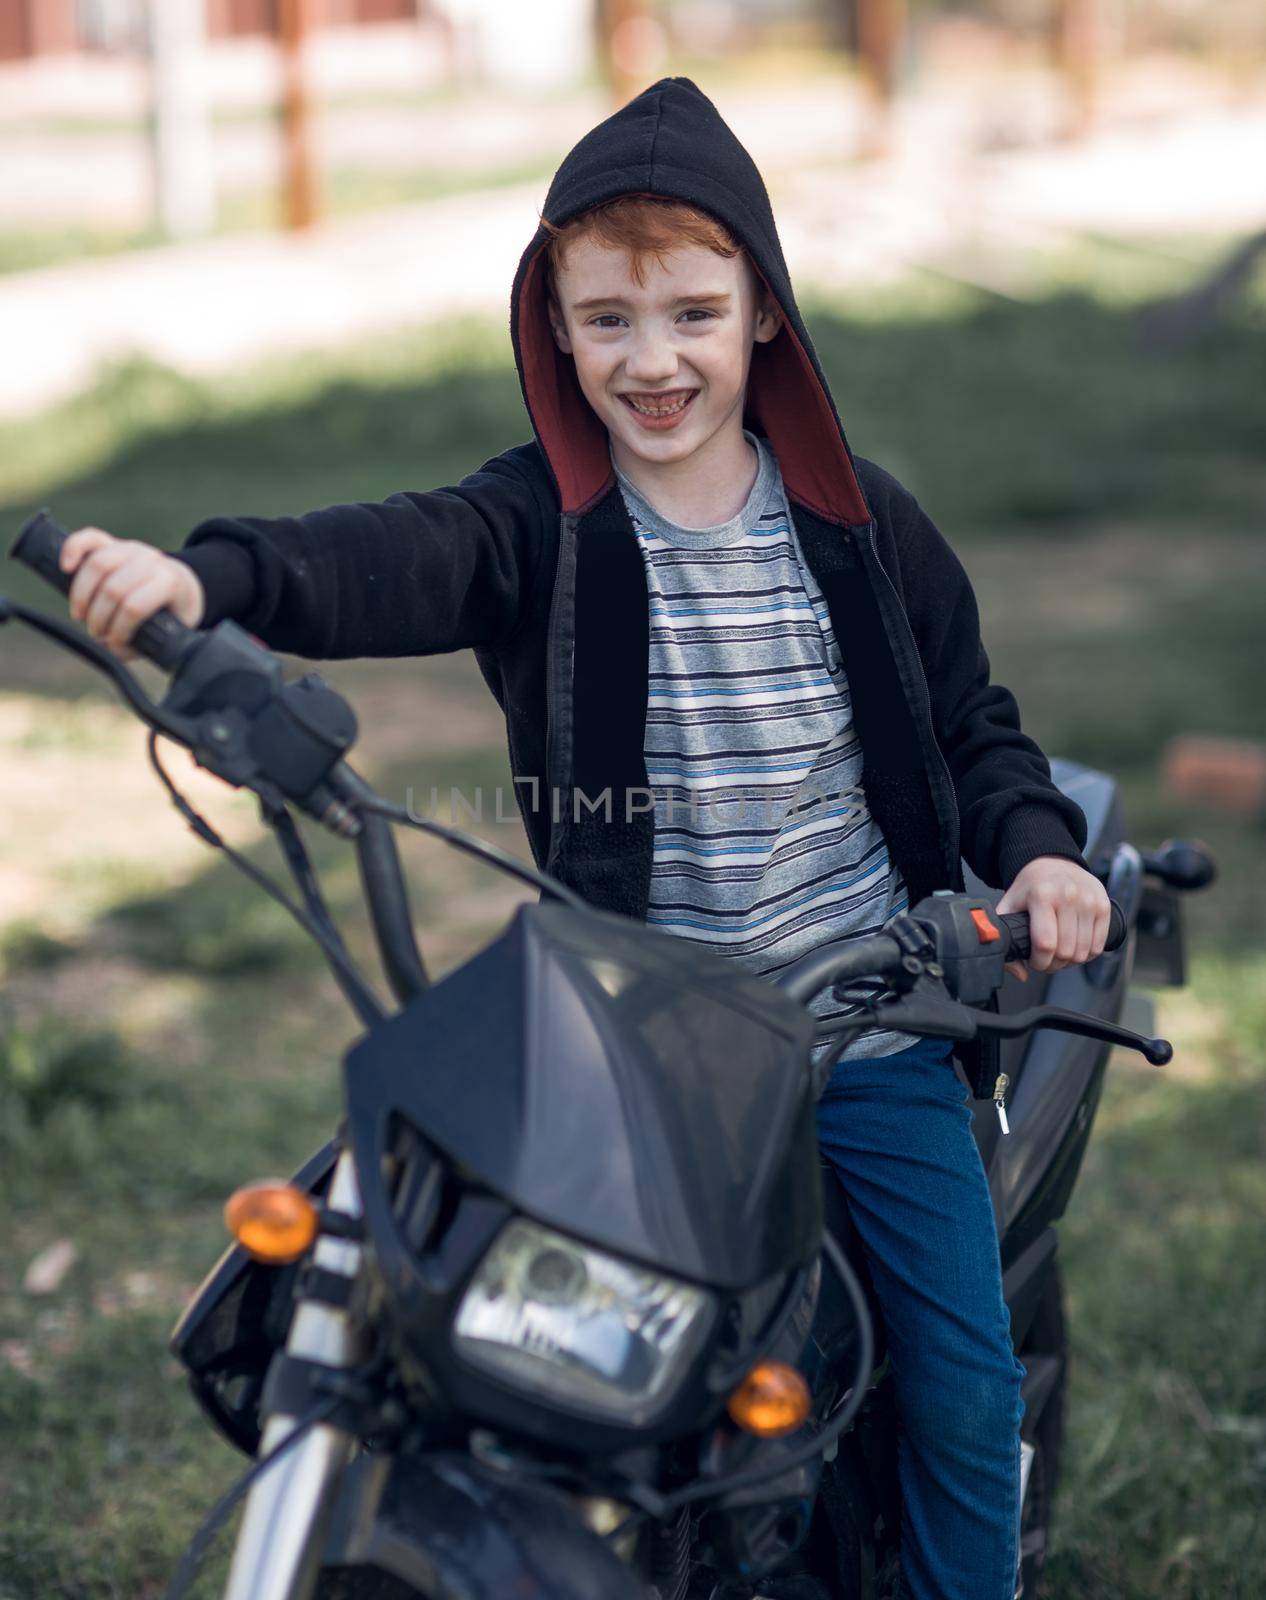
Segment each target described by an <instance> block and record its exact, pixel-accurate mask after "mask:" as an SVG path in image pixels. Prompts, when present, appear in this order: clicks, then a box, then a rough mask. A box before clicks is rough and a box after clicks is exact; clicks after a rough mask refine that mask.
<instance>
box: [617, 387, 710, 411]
mask: <svg viewBox="0 0 1266 1600" xmlns="http://www.w3.org/2000/svg"><path fill="white" fill-rule="evenodd" d="M693 393H694V391H693V390H691V394H693ZM624 398H625V399H626V400H627V401H628V402H629V404H630V405H631V406H632V407H633V409H634V410H635V411H641V412H642V413H643V414H644V415H645V416H648V417H667V416H671V414H672V413H673V412H674V411H680V410H681V408H682V406H684V405H685V403H686V401H687V400H689V399H690V394H685V395H683V396H682V397H681V399H680V400H674V401H673V403H672V404H671V405H668V406H648V405H643V404H642V402H641V401H640V400H635V399H634V398H633V396H632V395H631V394H628V395H625V397H624Z"/></svg>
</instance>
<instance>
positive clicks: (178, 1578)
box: [164, 1395, 343, 1600]
mask: <svg viewBox="0 0 1266 1600" xmlns="http://www.w3.org/2000/svg"><path fill="white" fill-rule="evenodd" d="M342 1404H343V1402H342V1400H341V1399H340V1398H339V1397H338V1396H337V1395H331V1396H330V1398H329V1399H328V1400H322V1401H321V1403H320V1404H319V1405H315V1406H313V1408H312V1410H311V1411H309V1412H308V1413H307V1414H306V1415H305V1416H303V1417H302V1418H300V1420H299V1421H298V1422H297V1423H296V1424H295V1425H294V1427H293V1428H292V1429H291V1430H290V1432H289V1433H288V1434H287V1435H286V1437H285V1438H284V1439H283V1440H282V1441H281V1443H280V1444H279V1445H277V1446H275V1447H274V1448H273V1449H272V1450H270V1451H269V1452H268V1454H267V1455H266V1456H261V1457H260V1458H259V1460H258V1461H254V1462H252V1463H251V1465H250V1466H249V1467H248V1468H247V1470H246V1471H245V1472H244V1473H243V1474H242V1476H241V1477H240V1478H238V1479H237V1480H236V1482H234V1483H232V1484H230V1485H229V1487H228V1488H227V1489H226V1490H225V1492H224V1493H223V1494H222V1495H221V1496H220V1498H219V1499H218V1500H217V1501H216V1503H215V1505H213V1506H212V1507H211V1510H210V1511H209V1512H208V1513H207V1514H206V1516H205V1517H204V1518H203V1519H202V1522H201V1524H200V1525H199V1528H198V1531H197V1532H196V1533H195V1534H194V1536H193V1538H192V1539H191V1540H190V1541H189V1544H188V1545H187V1547H186V1549H185V1553H184V1555H183V1556H181V1558H180V1565H179V1566H178V1567H177V1568H176V1574H175V1576H174V1577H173V1578H172V1580H171V1583H170V1584H169V1585H168V1588H167V1593H166V1595H165V1596H164V1600H184V1597H185V1596H186V1595H187V1594H188V1593H189V1586H190V1584H191V1583H192V1582H193V1580H194V1578H195V1577H196V1576H197V1573H198V1568H199V1567H200V1566H201V1564H202V1562H203V1560H204V1559H205V1557H206V1554H207V1551H208V1549H209V1548H210V1545H211V1541H212V1540H213V1539H214V1538H215V1536H216V1534H218V1533H219V1531H220V1529H221V1528H222V1527H223V1526H224V1524H225V1523H226V1522H227V1521H228V1519H229V1517H230V1516H231V1515H232V1514H233V1512H234V1511H235V1510H236V1508H237V1506H238V1504H239V1503H240V1501H241V1500H242V1499H243V1497H244V1496H245V1494H246V1493H247V1491H248V1490H249V1489H250V1488H251V1487H252V1486H253V1485H254V1484H255V1483H256V1482H257V1481H258V1479H260V1478H262V1477H263V1475H264V1473H265V1472H267V1471H268V1469H269V1467H271V1466H272V1465H273V1463H274V1462H276V1461H277V1460H279V1459H280V1458H281V1457H282V1456H284V1455H285V1454H286V1452H287V1451H288V1450H291V1449H293V1448H294V1446H295V1445H297V1444H298V1443H299V1441H300V1440H301V1439H303V1438H305V1437H306V1436H307V1435H308V1434H309V1433H310V1432H311V1431H312V1429H313V1428H315V1427H316V1426H317V1424H318V1423H321V1422H324V1421H325V1419H326V1418H327V1417H329V1416H332V1415H333V1413H334V1412H335V1411H336V1410H337V1409H338V1408H339V1406H341V1405H342Z"/></svg>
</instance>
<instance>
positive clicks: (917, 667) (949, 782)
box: [866, 520, 962, 886]
mask: <svg viewBox="0 0 1266 1600" xmlns="http://www.w3.org/2000/svg"><path fill="white" fill-rule="evenodd" d="M876 531H877V530H876V525H875V523H874V521H873V520H872V521H871V522H869V523H867V525H866V542H867V544H868V546H869V548H870V555H871V559H872V561H873V562H874V566H875V569H876V571H877V572H878V574H879V577H880V579H881V580H882V582H883V584H884V587H885V588H886V589H887V591H888V593H889V594H890V595H891V596H892V601H893V605H894V608H895V611H894V615H895V617H896V619H897V622H898V624H899V626H900V628H901V631H902V635H903V639H902V643H903V644H904V645H905V646H906V647H907V651H908V655H909V659H910V661H911V663H912V664H913V668H914V681H915V686H916V688H917V689H918V691H919V699H920V702H921V704H922V707H923V712H924V721H923V725H922V726H921V727H920V728H919V741H920V743H921V744H922V745H923V747H924V755H925V758H926V755H927V746H928V744H929V742H930V743H931V746H932V754H933V756H934V758H935V761H936V765H937V767H938V769H939V770H940V774H941V777H942V778H943V779H944V782H945V788H946V790H947V792H948V794H949V796H950V799H951V800H954V780H953V778H952V776H951V775H950V770H949V764H948V762H947V761H946V759H945V755H944V752H943V751H942V750H941V747H940V745H939V744H938V743H937V741H936V730H935V729H934V727H933V725H932V692H931V690H930V689H929V688H928V681H927V675H926V674H925V672H924V671H923V663H922V662H921V661H920V660H919V649H918V646H917V645H916V644H915V642H914V634H913V632H912V631H911V629H910V620H909V618H908V617H907V616H906V610H905V607H904V606H903V605H902V603H901V596H900V595H899V594H898V593H897V586H896V584H894V583H893V581H892V579H891V578H890V577H889V576H888V573H887V572H886V570H885V569H884V564H883V562H882V561H881V560H880V559H879V547H878V543H877V540H876ZM891 637H892V635H891V632H889V638H890V639H891ZM894 655H895V651H894ZM898 668H899V669H900V662H898ZM903 676H904V675H903ZM955 807H956V809H957V802H956V801H955ZM942 848H943V847H942ZM946 865H947V866H948V867H949V871H950V881H951V882H952V883H953V884H955V885H956V886H957V885H958V884H959V883H960V874H961V872H962V868H961V867H960V866H959V864H958V861H957V857H956V858H955V859H954V860H953V861H950V860H949V859H948V857H947V858H946Z"/></svg>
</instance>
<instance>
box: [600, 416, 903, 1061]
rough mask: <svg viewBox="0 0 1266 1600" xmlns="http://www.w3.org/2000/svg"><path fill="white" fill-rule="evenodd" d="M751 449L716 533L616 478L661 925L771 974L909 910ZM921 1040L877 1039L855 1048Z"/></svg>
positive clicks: (817, 596) (790, 550)
mask: <svg viewBox="0 0 1266 1600" xmlns="http://www.w3.org/2000/svg"><path fill="white" fill-rule="evenodd" d="M744 437H745V438H746V439H747V440H748V441H749V442H750V443H751V444H752V445H754V446H755V447H756V449H757V451H758V453H759V456H760V465H759V469H758V472H757V476H756V482H755V483H754V484H753V486H752V491H751V494H750V495H749V496H748V499H747V503H746V504H745V505H744V506H743V508H742V510H741V511H739V512H738V514H737V515H736V516H734V517H732V518H731V519H730V521H728V522H724V523H721V524H719V525H718V526H716V527H712V528H682V527H679V526H678V525H677V524H675V523H672V522H669V521H668V520H667V519H666V518H664V517H662V516H661V515H660V514H659V513H658V512H657V511H656V510H655V509H654V507H653V506H651V505H650V504H649V502H648V501H647V500H646V499H645V498H644V496H643V495H642V494H641V493H640V492H639V491H638V490H637V489H636V488H635V487H634V486H633V484H632V483H631V482H630V481H629V480H628V478H626V477H625V476H624V474H623V473H622V472H620V470H619V468H618V467H616V476H617V479H618V481H619V484H620V489H621V492H622V494H623V496H624V501H625V505H626V506H627V508H628V511H629V515H630V517H631V518H632V521H633V528H634V531H635V533H636V535H637V541H638V546H639V549H640V550H641V554H642V562H643V566H644V567H645V570H646V586H647V597H648V601H649V608H650V655H649V660H648V673H649V694H648V699H647V709H646V742H645V753H646V772H647V782H648V784H649V786H650V788H651V790H652V791H653V793H654V798H655V812H654V815H655V841H654V855H653V859H652V865H651V889H650V901H649V905H648V909H647V919H646V920H647V922H648V923H650V924H652V925H653V926H656V927H660V928H664V929H666V930H667V931H668V932H670V933H674V934H678V935H680V936H681V937H683V938H687V939H695V940H698V941H701V942H703V943H705V944H707V945H709V946H710V947H711V948H712V949H713V950H715V951H716V952H718V953H719V954H722V955H727V956H732V957H733V958H734V959H735V960H737V961H739V962H741V963H742V964H743V965H744V966H745V967H747V968H749V969H750V970H751V971H753V972H756V973H759V974H762V975H766V976H772V975H773V974H775V973H777V972H779V971H781V970H782V968H784V967H786V966H789V965H790V964H791V963H792V962H793V961H795V960H797V959H798V958H799V957H800V956H802V955H805V954H806V953H807V952H808V951H810V950H814V949H817V948H818V947H819V946H821V945H824V944H828V943H830V942H831V941H833V940H836V939H842V938H846V937H853V936H860V935H863V934H867V933H873V932H874V931H876V930H877V929H878V928H880V927H881V926H882V925H883V923H884V922H886V921H887V919H888V918H889V917H890V916H892V915H894V914H895V913H896V912H898V911H902V910H904V909H905V908H906V903H907V902H906V893H905V885H904V883H903V882H902V879H901V875H900V873H899V872H898V871H897V869H896V868H895V867H893V866H892V864H891V862H890V861H889V858H888V848H887V845H886V844H885V842H884V838H883V834H882V833H881V832H880V830H879V825H878V824H877V823H876V822H875V821H874V820H873V819H872V817H871V816H870V813H869V811H868V810H867V807H866V800H865V796H864V795H863V793H862V790H861V779H862V750H861V744H860V742H859V740H858V738H857V735H856V733H855V731H854V729H853V717H852V704H851V698H850V695H849V688H848V680H847V678H846V677H845V673H844V667H843V664H842V662H841V660H840V653H839V649H838V647H837V645H836V642H835V635H834V631H833V629H832V625H831V617H830V613H829V612H828V610H827V606H826V602H825V601H824V600H823V598H822V595H821V592H820V590H819V589H818V586H817V584H816V582H815V581H814V578H813V574H812V573H811V572H810V571H809V569H808V567H807V566H806V564H805V562H804V560H803V558H802V556H801V553H800V547H799V543H798V541H797V539H796V532H795V526H794V524H793V522H792V520H791V515H790V512H789V510H788V506H787V499H786V494H785V491H784V489H783V483H782V475H781V473H780V472H779V470H778V462H777V460H776V458H775V456H774V454H773V451H772V450H771V449H770V447H769V445H768V444H767V442H766V441H765V440H764V439H760V438H758V437H757V436H756V435H755V434H752V433H749V432H748V431H747V430H746V429H744ZM612 464H613V465H614V464H615V463H614V456H613V457H612ZM812 1009H813V1011H814V1012H815V1013H816V1014H817V1016H818V1017H820V1018H824V1019H831V1020H837V1019H839V1018H842V1017H845V1016H848V1015H850V1014H853V1013H854V1012H855V1011H856V1007H854V1006H851V1005H848V1004H844V1003H841V1002H840V1001H838V1000H836V999H834V998H833V996H832V994H831V991H830V990H829V989H828V990H826V991H824V992H823V993H822V994H819V995H818V996H817V998H816V999H815V1000H814V1002H813V1007H812ZM914 1042H915V1040H914V1038H913V1037H912V1036H911V1035H909V1034H904V1033H894V1032H891V1031H886V1032H871V1033H867V1034H863V1035H862V1036H861V1037H860V1038H858V1039H855V1040H854V1041H853V1043H852V1044H851V1045H850V1046H849V1047H848V1048H847V1050H846V1051H845V1052H844V1054H845V1057H846V1058H847V1057H858V1056H867V1055H889V1054H891V1053H893V1052H894V1051H897V1050H903V1049H905V1048H906V1047H907V1046H908V1045H910V1044H913V1043H914ZM825 1048H826V1044H825V1042H824V1043H823V1044H821V1045H820V1046H819V1047H818V1049H817V1050H816V1051H815V1055H816V1054H820V1053H821V1052H822V1051H823V1050H825Z"/></svg>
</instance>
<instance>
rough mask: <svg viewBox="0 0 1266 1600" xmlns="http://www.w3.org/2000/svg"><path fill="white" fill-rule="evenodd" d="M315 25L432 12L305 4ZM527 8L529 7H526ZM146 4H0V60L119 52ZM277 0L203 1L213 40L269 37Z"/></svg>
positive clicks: (394, 4) (354, 0) (114, 0)
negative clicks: (248, 36) (83, 52)
mask: <svg viewBox="0 0 1266 1600" xmlns="http://www.w3.org/2000/svg"><path fill="white" fill-rule="evenodd" d="M308 3H309V7H310V16H311V23H312V26H313V27H319V28H326V27H354V26H356V25H358V24H360V23H371V22H401V21H408V20H409V19H410V18H413V17H418V16H420V15H423V14H425V13H426V12H427V11H429V10H430V9H431V7H430V6H429V5H428V3H427V0H308ZM526 9H530V8H526ZM145 10H146V5H145V0H0V60H6V59H7V60H12V59H14V58H16V57H23V56H39V55H63V54H71V53H73V52H75V51H80V50H120V49H126V48H128V47H129V46H131V45H134V44H135V43H136V41H137V40H138V39H139V37H140V36H141V31H142V28H143V26H144V16H145ZM275 14H276V0H206V18H207V31H208V33H209V34H210V36H211V37H212V38H213V39H223V38H231V37H234V36H236V35H240V34H252V33H270V32H272V30H273V26H274V20H273V19H274V16H275Z"/></svg>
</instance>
